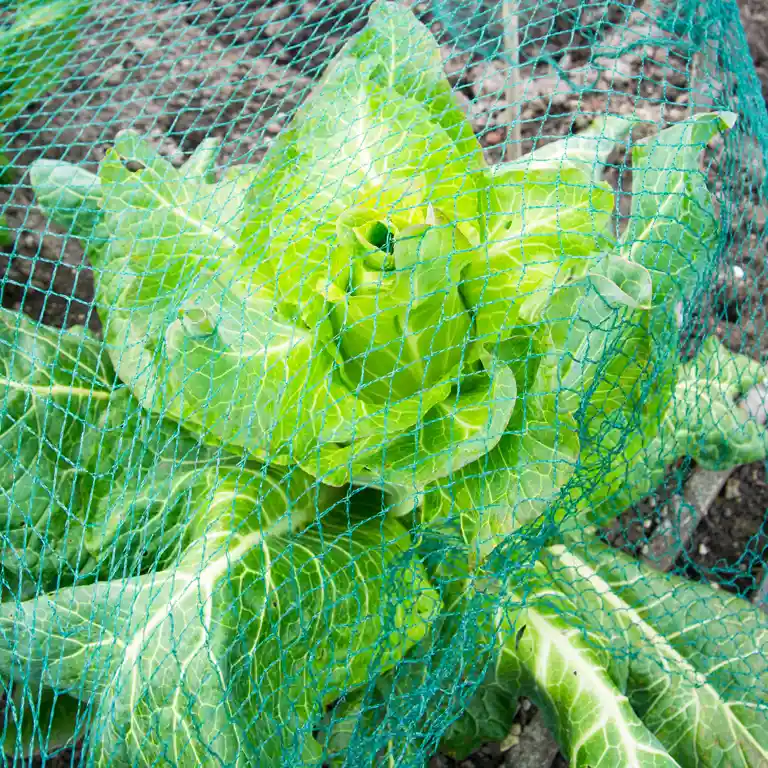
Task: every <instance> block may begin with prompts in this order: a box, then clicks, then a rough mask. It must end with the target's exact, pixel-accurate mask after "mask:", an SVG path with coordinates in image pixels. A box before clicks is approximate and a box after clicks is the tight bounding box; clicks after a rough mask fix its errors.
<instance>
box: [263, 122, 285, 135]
mask: <svg viewBox="0 0 768 768" xmlns="http://www.w3.org/2000/svg"><path fill="white" fill-rule="evenodd" d="M266 128H267V133H272V134H274V135H277V134H278V133H280V131H282V130H283V126H282V125H280V123H267V126H266Z"/></svg>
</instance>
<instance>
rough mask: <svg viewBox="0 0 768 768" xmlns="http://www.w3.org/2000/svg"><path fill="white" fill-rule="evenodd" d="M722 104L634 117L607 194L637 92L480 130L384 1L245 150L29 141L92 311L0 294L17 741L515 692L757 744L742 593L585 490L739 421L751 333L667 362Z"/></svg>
mask: <svg viewBox="0 0 768 768" xmlns="http://www.w3.org/2000/svg"><path fill="white" fill-rule="evenodd" d="M734 122H735V115H733V114H731V113H725V112H720V113H708V114H703V115H699V116H697V117H695V118H693V119H691V120H689V121H686V122H685V123H681V124H678V125H673V126H669V127H667V128H665V129H663V130H661V131H660V132H659V133H658V134H657V135H655V136H653V137H651V138H650V139H648V140H646V141H645V142H644V143H641V144H638V145H636V146H635V148H634V152H633V168H632V170H633V189H632V208H631V213H630V216H629V219H628V221H626V222H623V225H621V224H622V223H620V222H618V221H617V220H616V217H615V215H614V210H615V201H614V195H613V192H612V190H611V187H610V186H609V185H608V184H607V183H606V181H605V180H604V178H603V169H604V167H605V164H606V163H607V161H608V158H609V156H610V154H611V152H612V150H613V149H614V148H615V147H616V146H617V144H619V143H621V142H623V141H625V140H626V138H627V136H628V133H629V130H630V128H631V126H632V121H630V120H627V119H622V118H613V117H602V118H600V119H598V120H597V121H596V122H595V123H594V124H593V125H592V126H591V127H590V128H589V129H588V130H587V131H585V132H584V133H583V134H581V135H577V136H571V137H568V138H566V139H563V140H561V141H557V142H553V143H552V144H549V145H546V146H544V147H540V148H536V149H535V151H534V152H532V153H531V154H530V155H528V156H527V157H524V158H521V159H520V160H518V161H515V162H514V163H510V164H503V165H500V166H496V167H489V166H488V165H487V164H486V163H485V161H484V159H483V156H482V153H481V151H480V148H479V145H478V144H477V142H476V140H475V137H474V136H473V133H472V130H471V128H470V126H469V123H468V122H467V120H466V119H465V117H464V115H463V113H462V111H461V109H460V108H459V107H458V106H457V103H456V102H455V100H454V98H453V96H452V94H451V90H450V87H449V85H448V83H447V81H446V80H445V78H444V76H443V73H442V65H441V58H440V53H439V49H438V47H437V45H436V43H435V42H434V40H433V39H432V37H431V35H430V34H429V32H428V31H427V30H426V29H425V28H424V27H423V26H421V25H420V24H419V23H417V21H416V20H415V19H414V18H413V16H412V15H411V13H410V11H408V10H407V9H405V8H403V7H401V6H399V5H397V4H391V3H387V2H382V1H381V0H380V1H379V2H376V3H374V4H373V6H372V7H371V10H370V16H369V23H368V26H367V27H366V28H365V29H364V30H363V31H362V32H361V33H360V34H359V35H358V36H356V37H355V38H353V39H352V40H351V41H350V42H349V43H348V44H347V46H346V47H345V48H344V49H343V50H342V51H341V53H340V54H339V55H338V56H337V57H336V58H335V59H334V60H333V62H331V64H329V66H328V68H327V70H326V72H325V74H324V76H323V78H322V80H321V81H320V82H319V83H318V85H317V86H316V88H315V90H314V92H313V93H312V95H311V96H310V97H309V98H308V99H307V101H306V102H305V103H304V105H303V106H302V108H301V109H300V110H299V111H298V112H297V114H296V115H295V117H294V119H293V121H292V122H291V124H290V125H289V126H288V128H287V129H286V130H285V132H284V133H283V134H282V135H281V136H280V137H279V138H278V139H277V140H276V141H275V143H274V144H273V146H272V148H271V149H270V150H269V152H268V153H267V156H266V157H265V158H264V161H263V162H262V163H259V164H254V165H245V166H234V167H231V168H227V169H223V170H222V169H219V168H217V167H216V164H215V163H216V145H215V142H212V141H206V142H203V144H201V145H200V147H199V148H198V149H197V151H196V152H195V153H194V154H193V155H192V156H191V157H190V158H189V159H188V160H187V162H186V163H184V164H183V165H182V166H181V167H179V168H176V167H174V166H173V165H171V164H170V163H169V162H168V161H166V160H165V159H163V158H162V157H161V156H160V155H159V154H158V153H157V152H156V151H155V150H154V149H153V148H152V147H151V146H150V145H149V144H147V143H146V142H145V141H143V140H142V139H141V138H140V137H138V136H137V135H135V134H132V133H125V134H122V135H120V136H119V137H118V138H117V139H116V141H115V143H114V146H113V147H111V148H110V149H109V150H108V152H107V153H106V156H105V159H104V161H103V162H102V164H101V167H100V168H99V172H98V174H91V173H89V172H87V171H85V170H84V169H82V168H79V167H76V166H72V165H69V164H66V163H60V162H56V161H48V160H42V161H38V162H37V163H35V164H34V166H33V168H32V182H33V186H34V187H35V191H36V195H37V199H38V202H39V204H40V206H41V207H42V208H43V209H44V210H45V211H46V212H47V213H48V215H49V216H50V217H51V218H52V219H53V220H54V221H56V222H57V223H58V224H60V225H62V226H64V227H66V228H67V229H68V230H69V231H70V233H71V234H72V235H74V236H76V237H79V238H80V239H81V240H82V241H83V243H84V245H85V247H86V250H87V253H88V256H89V258H90V260H91V262H92V263H93V265H94V268H95V271H96V272H97V305H98V311H99V314H100V316H101V319H102V322H103V326H104V339H103V342H102V341H99V340H96V339H94V338H93V337H92V336H90V335H89V334H88V333H87V332H85V331H82V330H74V331H67V332H63V333H61V334H59V333H54V332H53V331H46V330H45V329H42V328H39V327H37V326H34V325H33V324H32V323H30V322H29V321H28V320H26V319H24V318H22V317H21V316H19V315H14V314H13V313H9V312H3V313H2V315H1V316H0V320H1V321H2V322H0V342H2V347H0V360H1V361H2V365H3V366H4V374H3V379H2V380H3V385H4V388H5V389H4V403H5V406H4V410H3V415H2V418H3V420H4V422H3V425H2V426H3V429H2V431H0V446H2V456H3V461H4V464H3V467H4V468H3V472H2V475H0V477H2V483H3V490H4V494H5V497H6V498H7V499H9V500H11V502H12V503H9V505H8V508H7V511H6V516H7V519H6V530H8V531H11V532H12V534H13V546H10V545H7V547H6V552H5V558H4V565H3V573H4V576H5V579H6V582H7V583H8V585H9V590H10V591H9V595H12V596H13V597H14V598H15V599H14V600H8V599H7V600H6V601H5V602H3V603H2V605H0V674H2V676H3V678H4V679H5V680H7V681H9V684H16V685H19V684H20V685H21V686H22V690H23V691H26V692H29V693H30V695H31V696H32V697H33V698H34V700H35V701H37V702H38V705H37V709H36V712H37V713H38V715H40V713H42V712H43V711H45V713H47V714H46V717H47V720H46V721H45V722H42V721H41V720H40V719H35V720H34V725H35V727H34V728H32V729H30V728H29V727H28V725H29V723H28V720H27V721H25V720H24V716H25V712H26V709H25V707H24V706H22V705H21V704H18V700H17V699H12V701H11V704H12V706H11V711H12V713H16V714H15V719H14V722H13V728H14V729H15V730H13V733H14V734H15V742H14V744H15V747H16V749H25V748H26V747H28V746H29V745H34V744H37V745H38V746H39V747H40V749H41V750H42V751H45V750H46V749H48V748H49V746H50V744H49V742H48V741H47V735H50V734H51V733H52V732H53V731H54V729H53V725H56V726H57V727H56V729H55V732H56V733H59V732H60V731H61V728H60V727H59V726H60V725H61V724H62V723H64V724H66V723H68V722H70V720H73V715H72V712H73V711H74V712H75V713H77V712H80V717H79V719H77V722H74V721H73V722H71V723H70V724H71V728H70V733H72V734H80V735H81V737H82V738H83V739H84V740H85V743H86V745H87V746H88V748H89V749H90V752H91V755H92V756H93V760H94V761H95V763H96V764H99V765H108V764H109V765H156V764H166V765H174V766H186V765H189V766H199V765H205V766H208V765H211V766H213V765H249V766H250V765H254V766H255V765H259V766H280V765H307V766H311V765H316V766H320V765H323V764H331V765H350V766H351V765H354V766H364V765H409V766H410V765H418V764H421V763H423V762H424V761H425V759H426V757H428V756H429V754H430V752H432V751H434V750H435V749H436V748H438V746H439V747H441V748H442V749H443V750H444V751H446V752H449V753H451V754H454V755H456V756H457V757H462V756H464V755H465V754H467V753H468V752H469V751H470V750H471V749H473V748H474V747H476V746H477V745H479V744H482V743H484V742H486V741H491V740H500V739H502V738H504V736H505V735H506V733H507V732H508V730H509V727H510V724H511V722H512V719H513V717H514V713H515V701H516V700H517V698H518V696H520V695H526V696H528V697H530V698H531V699H533V700H534V701H535V702H536V703H537V704H538V705H539V706H540V707H541V708H542V711H543V712H544V714H545V716H546V717H547V719H548V721H549V722H550V724H551V726H552V728H553V730H554V732H555V734H556V735H557V738H558V740H559V743H560V745H561V747H562V750H563V752H564V753H565V754H566V756H567V757H568V758H569V760H570V761H571V764H572V765H573V766H584V767H585V768H586V766H592V767H594V766H597V765H600V766H654V767H656V766H683V767H687V766H701V765H707V766H709V765H711V766H716V765H717V766H721V765H734V766H760V765H762V764H764V763H765V762H766V761H767V760H768V740H767V739H766V734H768V720H767V716H768V711H767V708H766V703H765V691H766V690H768V666H767V665H766V658H767V657H766V656H765V654H764V653H762V651H761V643H762V640H763V637H764V634H765V628H766V622H765V618H764V617H763V616H762V615H761V614H760V613H759V612H757V610H755V609H754V608H752V607H751V606H750V605H749V604H748V603H746V602H745V601H744V600H742V599H740V598H737V597H733V596H730V595H726V594H724V593H723V592H721V591H716V590H714V589H713V588H711V587H709V586H707V585H703V584H698V585H693V584H690V583H688V582H686V581H684V580H682V579H680V578H678V577H675V576H669V575H665V574H661V573H657V572H655V571H653V570H652V569H650V568H648V567H647V566H645V565H642V564H640V563H638V562H636V561H635V560H633V559H631V558H628V557H627V556H625V555H623V554H621V553H619V552H617V551H615V550H612V549H610V548H608V547H607V546H605V545H604V544H602V543H601V541H600V538H599V529H598V527H597V526H598V524H602V523H604V522H606V521H608V520H610V519H611V518H612V517H613V516H615V515H617V514H618V513H620V512H621V511H622V510H623V509H624V508H625V507H626V506H628V505H629V504H631V503H633V502H635V501H638V500H639V499H640V498H642V497H643V496H645V495H647V494H648V493H649V492H650V491H651V490H652V488H653V486H654V483H655V482H656V480H657V479H658V478H659V477H660V476H661V475H663V472H664V470H665V468H666V467H667V466H668V465H670V464H671V463H673V462H674V461H676V460H678V459H679V458H681V457H692V458H695V459H696V460H698V461H701V462H702V463H704V464H705V465H706V466H710V467H714V468H722V467H726V466H733V465H735V464H738V463H741V462H747V461H753V460H757V459H759V458H764V457H765V456H766V433H765V430H764V429H763V428H761V427H759V426H757V425H756V424H753V423H751V422H749V421H747V420H746V419H744V418H739V417H738V416H736V415H734V414H736V413H738V412H737V411H735V410H734V408H735V401H736V400H737V399H738V397H739V396H740V395H742V394H744V392H745V391H746V389H747V388H748V387H749V386H751V385H752V384H754V383H757V382H766V381H768V371H766V368H765V367H764V366H762V365H759V364H758V363H756V362H754V361H750V360H748V359H747V358H745V357H744V356H741V355H734V354H733V353H731V352H729V351H728V350H726V349H725V348H724V347H723V346H722V345H720V344H719V343H718V342H717V340H716V339H710V340H707V341H706V342H705V343H704V344H703V345H702V346H701V348H700V349H699V350H698V352H697V354H696V355H695V356H694V357H693V358H691V359H689V360H684V359H683V355H682V350H681V349H680V342H679V331H678V328H677V325H676V321H675V313H674V311H673V309H674V307H675V305H676V304H677V303H678V302H680V301H682V302H683V303H684V305H685V304H686V303H687V302H688V301H690V300H691V299H692V298H694V299H695V297H696V291H697V288H698V287H699V286H700V285H701V284H703V283H704V282H705V281H706V280H707V279H708V277H709V275H710V270H711V268H712V267H713V264H714V261H715V259H714V254H715V252H716V250H717V248H718V247H719V243H720V227H719V223H718V219H717V217H716V215H715V206H714V202H713V199H712V195H711V193H710V192H709V190H708V187H707V184H706V179H705V177H704V175H703V174H702V172H701V170H700V157H701V153H702V150H703V149H704V147H706V145H707V144H708V143H709V142H710V141H711V140H712V139H713V138H714V137H715V136H717V135H718V134H720V133H722V132H725V131H727V130H728V129H729V128H731V127H732V126H733V125H734ZM702 401H704V402H706V404H707V405H706V416H705V417H704V418H700V417H698V412H699V409H700V408H701V402H702ZM692 414H697V418H692ZM32 468H34V470H33V469H32ZM78 701H79V702H80V708H79V709H78V707H77V706H75V707H74V708H73V706H72V705H73V702H74V703H75V704H77V702H78ZM51 702H52V703H51ZM57 702H63V704H61V706H59V707H58V709H57ZM44 704H45V707H44V706H43V705H44ZM40 716H42V715H40ZM28 717H29V715H28V713H27V718H28ZM25 722H26V727H25ZM46 723H47V726H48V727H47V729H46ZM51 738H53V737H51Z"/></svg>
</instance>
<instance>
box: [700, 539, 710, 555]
mask: <svg viewBox="0 0 768 768" xmlns="http://www.w3.org/2000/svg"><path fill="white" fill-rule="evenodd" d="M699 554H700V555H701V556H702V557H704V556H705V555H708V554H709V547H708V546H707V545H706V544H705V543H704V542H702V543H701V544H699Z"/></svg>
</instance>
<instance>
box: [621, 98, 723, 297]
mask: <svg viewBox="0 0 768 768" xmlns="http://www.w3.org/2000/svg"><path fill="white" fill-rule="evenodd" d="M735 120H736V116H735V115H733V114H732V113H730V112H722V113H707V114H703V115H697V116H696V117H695V118H693V119H692V120H689V121H688V122H685V123H678V124H676V125H673V126H671V127H670V128H666V129H665V130H663V131H661V132H659V134H658V135H657V136H655V137H653V138H651V139H649V140H648V141H647V142H646V143H645V144H641V145H638V146H636V147H635V149H634V150H633V173H632V211H631V215H630V220H629V224H628V226H627V229H626V232H625V233H624V236H623V239H622V245H621V249H622V254H623V255H624V256H625V257H626V258H628V259H630V260H632V261H636V262H638V263H639V264H643V265H644V266H645V267H647V268H648V269H649V270H650V271H651V272H652V273H653V288H654V301H655V302H656V303H659V302H663V301H664V299H665V297H666V296H668V295H671V296H672V298H673V299H675V300H677V299H679V298H682V297H685V296H688V295H689V294H690V292H691V290H692V289H693V288H694V287H695V285H696V281H697V280H698V279H699V278H700V277H701V275H702V274H704V272H705V271H706V270H707V269H708V268H710V267H711V260H712V257H713V254H714V252H715V249H716V247H717V244H718V237H719V233H718V224H717V221H716V218H715V211H714V205H713V200H712V195H711V194H710V192H709V190H708V189H707V185H706V178H705V177H704V174H703V173H702V171H701V170H700V168H699V163H700V159H699V158H700V155H701V152H702V150H703V149H704V148H705V147H706V145H707V144H708V143H709V141H710V140H711V139H712V138H713V137H714V136H715V135H716V134H717V133H718V132H720V131H724V130H726V129H727V128H730V127H731V126H733V124H734V122H735Z"/></svg>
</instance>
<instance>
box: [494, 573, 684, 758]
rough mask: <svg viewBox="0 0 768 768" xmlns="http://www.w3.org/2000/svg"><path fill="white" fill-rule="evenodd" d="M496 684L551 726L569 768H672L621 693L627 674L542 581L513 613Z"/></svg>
mask: <svg viewBox="0 0 768 768" xmlns="http://www.w3.org/2000/svg"><path fill="white" fill-rule="evenodd" d="M505 630H506V633H505V637H506V639H505V641H504V646H503V650H502V652H501V654H500V655H499V657H498V661H497V669H496V678H497V679H499V680H501V681H504V684H505V686H506V687H509V688H510V689H511V690H519V691H520V692H522V693H524V694H525V695H528V696H530V697H531V698H532V699H533V700H534V701H535V702H536V704H538V706H539V707H541V708H542V710H543V711H544V713H545V715H546V716H547V718H548V719H549V721H550V723H551V724H552V726H553V727H554V730H555V733H556V734H557V737H558V741H559V743H560V746H561V749H562V750H563V752H564V754H565V756H566V757H567V759H568V760H569V763H570V765H572V766H574V768H577V767H578V766H584V767H585V768H586V767H587V766H588V767H589V768H594V767H595V766H606V767H607V766H615V765H621V766H627V767H628V768H639V767H640V766H643V767H644V766H653V767H654V768H655V767H656V766H665V768H666V767H667V766H669V767H670V768H671V767H672V766H677V765H678V763H677V762H675V760H674V759H672V757H670V755H669V754H668V753H667V752H666V750H665V749H664V748H663V747H662V745H661V743H660V742H659V741H658V740H657V739H656V738H655V737H654V736H653V735H652V733H651V732H650V731H649V730H648V729H647V728H646V727H645V726H644V725H643V723H642V722H641V721H640V719H639V718H638V717H637V715H636V714H635V712H634V711H633V709H632V707H631V705H630V702H629V701H628V699H627V697H626V696H625V695H624V694H623V691H622V687H623V680H624V674H625V672H624V670H623V669H622V664H621V662H620V660H618V659H617V658H616V657H615V655H614V653H613V649H612V648H611V647H610V646H609V645H607V644H606V642H605V641H604V639H603V638H602V637H601V636H600V635H599V634H598V633H594V632H590V631H589V629H587V628H585V627H584V625H583V623H582V619H581V617H580V616H578V615H575V614H574V606H573V604H572V603H570V601H569V600H568V599H567V598H566V597H565V596H564V595H563V594H562V593H560V592H558V591H557V590H556V589H553V588H552V587H549V586H546V583H545V582H544V583H541V584H540V586H538V587H536V588H535V589H534V592H533V594H532V595H530V596H528V597H527V600H526V602H525V604H524V607H522V608H521V609H520V610H519V612H517V611H510V613H509V618H508V624H507V625H506V627H505Z"/></svg>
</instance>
